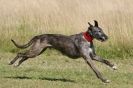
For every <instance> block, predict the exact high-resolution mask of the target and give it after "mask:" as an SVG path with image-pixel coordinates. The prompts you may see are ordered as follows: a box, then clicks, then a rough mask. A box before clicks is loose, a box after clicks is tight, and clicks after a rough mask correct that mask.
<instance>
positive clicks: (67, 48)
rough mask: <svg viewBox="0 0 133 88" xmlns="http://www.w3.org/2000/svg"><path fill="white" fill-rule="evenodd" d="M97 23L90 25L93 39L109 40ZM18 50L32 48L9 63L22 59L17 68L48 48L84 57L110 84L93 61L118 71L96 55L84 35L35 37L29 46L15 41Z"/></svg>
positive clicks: (74, 56) (103, 79)
mask: <svg viewBox="0 0 133 88" xmlns="http://www.w3.org/2000/svg"><path fill="white" fill-rule="evenodd" d="M94 22H95V26H93V25H91V24H90V23H89V25H90V26H89V27H88V30H87V32H88V34H89V35H91V36H92V37H93V38H96V39H97V40H100V41H105V40H107V38H108V37H107V36H106V35H105V34H104V32H103V31H102V29H101V28H100V27H99V26H98V22H97V21H94ZM12 42H13V43H14V44H15V46H16V47H18V48H27V47H29V46H31V48H30V49H29V50H27V51H25V52H24V53H18V54H17V56H16V57H15V58H14V59H13V60H12V61H11V62H10V63H9V64H10V65H12V64H14V63H15V61H16V60H17V59H18V58H21V59H20V60H19V62H18V64H17V65H16V66H19V65H20V64H21V63H22V62H23V61H25V60H27V59H28V58H33V57H36V56H38V55H40V54H41V53H42V52H44V51H45V50H46V49H47V48H55V49H57V50H59V51H61V52H62V53H63V54H64V55H66V56H68V57H70V58H74V59H76V58H79V57H83V58H84V60H85V61H86V62H87V64H88V65H89V66H90V67H91V68H92V70H93V71H94V72H95V74H96V76H97V77H98V78H99V79H101V80H102V81H103V82H105V83H108V82H109V80H107V79H105V78H104V77H103V76H102V75H101V73H100V72H99V71H98V70H97V69H96V68H95V66H94V64H93V63H92V60H96V61H99V62H102V63H104V64H106V65H108V66H110V67H112V68H113V69H116V66H115V65H114V64H112V63H110V62H109V61H107V60H105V59H103V58H101V57H99V56H97V55H96V53H95V49H94V45H93V42H88V41H87V40H86V39H85V38H84V36H83V33H79V34H75V35H70V36H66V35H61V34H43V35H38V36H35V37H33V38H32V39H31V40H30V41H29V42H28V43H27V44H25V45H18V44H16V43H15V41H13V40H12Z"/></svg>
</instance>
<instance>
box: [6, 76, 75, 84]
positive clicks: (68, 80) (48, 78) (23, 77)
mask: <svg viewBox="0 0 133 88" xmlns="http://www.w3.org/2000/svg"><path fill="white" fill-rule="evenodd" d="M4 78H9V79H39V80H47V81H62V82H72V83H75V81H74V80H71V79H66V78H51V77H39V78H34V77H26V76H14V77H11V76H9V77H4Z"/></svg>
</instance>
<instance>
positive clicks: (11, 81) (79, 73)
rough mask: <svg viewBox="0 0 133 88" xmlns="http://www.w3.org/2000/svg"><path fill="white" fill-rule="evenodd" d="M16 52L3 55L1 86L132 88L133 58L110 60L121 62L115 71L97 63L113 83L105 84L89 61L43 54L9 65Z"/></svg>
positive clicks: (26, 87)
mask: <svg viewBox="0 0 133 88" xmlns="http://www.w3.org/2000/svg"><path fill="white" fill-rule="evenodd" d="M13 57H14V54H11V53H7V54H1V59H0V62H1V63H0V88H132V87H133V69H132V68H133V60H132V58H131V59H124V60H119V59H118V58H115V59H110V61H112V62H113V63H115V64H117V65H118V68H119V69H118V70H117V71H113V70H112V69H111V68H109V67H107V66H106V65H103V64H101V63H98V62H94V63H95V65H96V67H97V68H98V69H99V70H100V71H101V72H102V74H103V75H104V76H105V77H106V78H108V79H110V80H111V83H109V84H104V83H102V82H101V81H100V80H99V79H97V77H96V76H95V74H94V73H93V71H92V70H91V69H90V67H89V66H88V65H87V64H86V63H85V61H84V60H83V59H82V58H80V59H77V60H72V59H70V58H67V57H64V56H62V55H57V54H54V55H50V56H49V55H47V54H43V55H41V56H39V57H36V58H34V59H31V60H28V61H26V62H25V63H23V64H22V65H21V66H20V67H18V68H15V67H13V66H8V65H7V64H8V63H7V62H9V61H10V60H11V59H12V58H13Z"/></svg>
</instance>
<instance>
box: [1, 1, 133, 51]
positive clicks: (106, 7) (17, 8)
mask: <svg viewBox="0 0 133 88" xmlns="http://www.w3.org/2000/svg"><path fill="white" fill-rule="evenodd" d="M132 3H133V1H132V0H0V32H1V33H0V37H1V38H0V47H1V49H2V50H7V51H8V49H10V48H11V47H12V45H11V42H10V39H11V38H13V39H15V40H16V41H19V42H21V43H24V42H26V41H27V40H29V38H31V37H32V36H34V35H37V34H43V33H60V34H66V35H71V34H75V33H79V32H82V31H86V29H87V27H88V24H87V22H88V21H89V22H91V23H93V20H98V22H99V25H100V26H101V28H103V30H104V31H105V32H106V33H107V34H108V35H109V37H110V39H109V41H108V42H106V43H104V44H103V43H100V44H99V43H98V45H99V46H100V47H101V46H102V47H105V46H107V47H108V48H109V47H110V48H109V49H112V47H113V49H114V51H119V52H121V51H122V50H124V51H125V50H126V52H127V53H128V52H129V51H128V50H130V52H132V48H133V47H132V43H133V25H132V24H133V5H132ZM99 52H100V51H99Z"/></svg>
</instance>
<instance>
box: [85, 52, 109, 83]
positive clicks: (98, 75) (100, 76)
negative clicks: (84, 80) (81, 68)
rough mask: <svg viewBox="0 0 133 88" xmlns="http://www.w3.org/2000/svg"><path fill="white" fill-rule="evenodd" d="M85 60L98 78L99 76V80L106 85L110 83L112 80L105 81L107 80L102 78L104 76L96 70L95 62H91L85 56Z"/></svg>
mask: <svg viewBox="0 0 133 88" xmlns="http://www.w3.org/2000/svg"><path fill="white" fill-rule="evenodd" d="M83 58H84V59H85V61H86V62H87V64H88V65H89V66H90V67H91V69H92V70H93V71H94V72H95V74H96V76H97V77H98V78H99V79H101V80H102V82H104V83H109V82H110V80H107V79H105V78H104V77H103V76H102V74H101V73H100V72H99V71H98V70H97V69H96V68H95V66H94V64H93V62H92V60H91V59H90V58H89V57H88V56H86V55H84V56H83Z"/></svg>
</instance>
